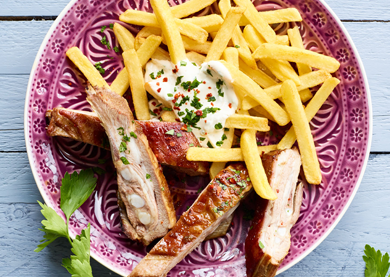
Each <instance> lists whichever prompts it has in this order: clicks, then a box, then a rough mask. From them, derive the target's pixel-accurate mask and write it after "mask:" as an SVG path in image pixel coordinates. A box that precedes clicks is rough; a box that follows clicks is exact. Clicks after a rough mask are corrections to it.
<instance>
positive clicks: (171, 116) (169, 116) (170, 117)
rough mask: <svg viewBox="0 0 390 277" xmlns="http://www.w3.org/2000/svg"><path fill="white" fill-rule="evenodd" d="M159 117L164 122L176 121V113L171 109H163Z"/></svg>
mask: <svg viewBox="0 0 390 277" xmlns="http://www.w3.org/2000/svg"><path fill="white" fill-rule="evenodd" d="M161 119H162V121H164V122H177V121H176V114H175V113H174V112H172V111H163V112H162V113H161Z"/></svg>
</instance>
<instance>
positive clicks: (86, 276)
mask: <svg viewBox="0 0 390 277" xmlns="http://www.w3.org/2000/svg"><path fill="white" fill-rule="evenodd" d="M96 182H97V179H96V178H95V177H94V172H93V170H92V169H86V170H81V171H80V173H77V172H73V173H72V174H71V175H70V174H69V173H68V172H66V173H65V176H64V178H63V179H62V186H61V204H60V208H61V210H62V211H63V212H64V214H65V217H66V222H64V220H63V219H62V218H61V216H59V215H58V214H57V213H56V212H55V211H54V210H53V209H52V208H50V207H48V206H47V205H46V204H42V203H41V202H39V201H38V203H39V205H40V206H41V207H42V210H41V212H42V214H43V216H44V217H45V218H46V220H42V229H40V230H41V231H43V232H44V233H45V234H44V235H43V238H44V239H43V240H41V241H40V242H41V244H39V245H38V247H37V248H36V249H35V250H34V251H35V252H40V251H42V250H43V249H44V248H45V247H46V246H48V245H49V244H50V243H52V242H53V241H55V240H56V239H57V238H60V237H64V238H67V239H68V241H69V243H70V244H71V246H72V248H71V250H72V252H73V254H74V255H72V256H71V258H70V259H69V258H65V259H62V266H63V267H65V268H66V269H67V270H68V271H69V273H70V274H72V276H83V277H92V268H91V265H90V230H91V225H90V224H89V223H88V227H87V228H85V229H83V230H82V231H81V234H80V235H77V236H76V237H75V238H74V239H73V240H72V239H71V238H70V235H69V219H70V217H71V216H72V214H73V213H74V212H75V211H76V210H77V209H78V208H79V207H80V206H81V205H82V204H83V203H84V202H85V201H86V200H87V199H88V197H89V196H90V195H91V194H92V192H93V191H94V190H95V187H96Z"/></svg>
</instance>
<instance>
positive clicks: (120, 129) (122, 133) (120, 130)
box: [117, 127, 125, 136]
mask: <svg viewBox="0 0 390 277" xmlns="http://www.w3.org/2000/svg"><path fill="white" fill-rule="evenodd" d="M117 130H118V134H119V135H120V136H123V135H124V134H125V129H123V127H119V128H118V129H117Z"/></svg>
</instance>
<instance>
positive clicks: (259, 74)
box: [240, 61, 278, 88]
mask: <svg viewBox="0 0 390 277" xmlns="http://www.w3.org/2000/svg"><path fill="white" fill-rule="evenodd" d="M240 70H241V71H242V72H244V73H245V74H246V75H248V76H249V77H250V78H251V79H253V81H255V82H256V83H257V84H258V85H259V86H261V87H262V88H268V87H271V86H274V85H277V84H278V83H277V82H276V81H275V80H274V79H272V78H271V77H270V76H268V75H267V74H266V73H264V72H263V71H261V70H260V69H252V68H250V67H249V66H248V65H247V64H245V63H244V62H242V61H240Z"/></svg>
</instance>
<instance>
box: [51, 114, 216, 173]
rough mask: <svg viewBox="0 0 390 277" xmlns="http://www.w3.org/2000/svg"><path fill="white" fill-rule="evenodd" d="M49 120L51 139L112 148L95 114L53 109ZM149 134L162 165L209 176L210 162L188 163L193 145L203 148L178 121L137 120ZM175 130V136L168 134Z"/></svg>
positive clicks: (150, 143)
mask: <svg viewBox="0 0 390 277" xmlns="http://www.w3.org/2000/svg"><path fill="white" fill-rule="evenodd" d="M46 117H47V118H48V119H49V120H50V124H49V126H48V127H47V131H46V132H47V134H48V135H49V136H62V137H68V138H72V139H75V140H78V141H82V142H85V143H89V144H92V145H96V146H99V147H103V148H106V149H109V144H108V139H107V136H106V133H105V131H104V128H103V127H102V125H101V122H100V119H99V117H98V116H97V114H96V113H94V112H85V111H77V110H71V109H64V108H59V107H58V108H54V109H53V110H48V111H47V112H46ZM135 122H136V123H138V124H139V125H140V127H141V128H142V130H143V132H144V134H145V135H146V137H147V139H148V142H149V146H150V148H151V149H152V151H153V153H154V154H155V155H156V158H157V160H158V162H159V163H161V164H163V165H168V166H170V167H172V168H173V169H175V170H176V171H180V172H184V173H186V174H188V175H191V176H196V175H206V174H208V172H209V163H208V162H194V161H188V160H187V158H186V154H187V150H188V148H189V147H190V145H193V146H195V147H196V146H200V143H199V141H198V139H197V138H196V137H195V135H194V134H193V133H192V132H187V131H186V129H185V128H184V124H182V123H179V122H159V121H135ZM171 130H174V134H175V135H173V136H172V135H168V134H166V133H167V132H169V131H171Z"/></svg>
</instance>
